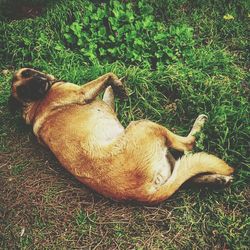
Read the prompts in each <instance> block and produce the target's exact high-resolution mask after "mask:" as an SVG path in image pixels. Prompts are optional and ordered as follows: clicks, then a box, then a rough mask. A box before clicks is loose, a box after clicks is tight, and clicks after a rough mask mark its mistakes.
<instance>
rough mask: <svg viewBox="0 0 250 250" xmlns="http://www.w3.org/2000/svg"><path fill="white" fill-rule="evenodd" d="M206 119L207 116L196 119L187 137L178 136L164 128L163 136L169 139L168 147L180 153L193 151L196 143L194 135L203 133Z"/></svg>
mask: <svg viewBox="0 0 250 250" xmlns="http://www.w3.org/2000/svg"><path fill="white" fill-rule="evenodd" d="M206 119H207V116H206V115H199V116H198V117H197V118H196V120H195V122H194V124H193V127H192V129H191V131H190V133H189V134H188V136H186V137H183V136H179V135H176V134H174V133H172V132H171V131H170V130H168V129H167V128H165V127H162V128H163V129H162V132H163V135H164V136H165V137H166V138H167V141H168V146H169V147H172V148H174V149H177V150H180V151H191V150H192V149H193V146H194V143H195V136H194V135H195V134H196V133H198V132H200V131H201V129H202V127H203V126H204V123H205V121H206Z"/></svg>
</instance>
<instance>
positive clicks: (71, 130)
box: [10, 68, 233, 204]
mask: <svg viewBox="0 0 250 250" xmlns="http://www.w3.org/2000/svg"><path fill="white" fill-rule="evenodd" d="M11 91H12V92H11V96H10V107H11V108H12V109H17V108H18V107H20V108H21V110H22V116H23V118H24V120H25V122H26V123H27V124H30V125H32V127H33V132H34V134H35V135H36V137H37V138H38V141H39V142H40V143H42V144H44V145H46V146H47V147H48V148H49V149H50V150H51V151H52V152H53V153H54V154H55V156H56V157H57V159H58V160H59V162H60V163H61V165H62V166H63V167H64V168H66V169H67V170H68V171H69V172H70V173H72V174H73V175H74V176H75V177H76V178H77V179H78V180H79V181H81V182H83V183H84V184H85V185H87V186H88V187H90V188H92V189H94V190H95V191H97V192H98V193H100V194H102V195H105V196H107V197H110V198H113V199H116V200H136V201H140V202H145V203H148V204H154V203H158V202H161V201H163V200H165V199H167V198H169V197H170V196H171V195H172V194H173V193H175V192H176V190H177V189H178V188H179V187H180V186H181V185H182V184H183V183H184V182H185V181H187V180H188V179H190V178H192V177H194V176H197V175H198V174H204V175H199V177H195V178H193V179H192V180H193V181H195V182H204V183H213V182H218V181H219V182H223V183H228V182H229V181H230V180H231V176H230V175H231V174H232V173H233V168H231V167H229V166H228V165H227V164H226V163H225V162H224V161H223V160H221V159H219V158H217V157H216V156H213V155H210V154H207V153H196V154H193V155H191V154H190V155H187V156H183V157H182V158H180V159H178V160H177V161H176V160H175V159H174V158H173V156H172V155H171V154H170V152H169V148H174V149H176V150H179V151H190V150H192V148H193V146H194V143H195V137H194V134H195V133H197V132H199V131H200V129H201V127H202V126H203V124H204V122H205V120H206V116H205V115H200V116H198V118H197V119H196V121H195V123H194V125H193V127H192V129H191V132H190V133H189V134H188V136H186V137H182V136H179V135H176V134H174V133H172V132H171V131H169V130H168V129H167V128H165V127H163V126H161V125H159V124H157V123H154V122H151V121H148V120H140V121H134V122H131V123H130V124H129V125H128V127H127V128H124V127H123V126H122V125H121V123H120V122H119V120H118V119H117V116H116V113H115V111H114V92H115V93H117V94H118V95H122V94H124V93H125V92H124V87H123V84H122V82H121V81H120V80H119V79H118V77H117V76H116V75H114V74H113V73H108V74H105V75H103V76H101V77H99V78H98V79H96V80H94V81H91V82H89V83H87V84H85V85H83V86H78V85H75V84H72V83H69V82H63V81H58V80H56V79H55V78H54V77H53V76H52V75H48V74H44V73H42V72H39V71H36V70H34V69H30V68H22V69H20V70H18V71H17V72H16V73H15V74H14V77H13V82H12V89H11ZM102 91H105V92H104V96H103V100H100V99H98V98H97V96H98V95H99V94H100V93H101V92H102Z"/></svg>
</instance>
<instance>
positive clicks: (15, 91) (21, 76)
mask: <svg viewBox="0 0 250 250" xmlns="http://www.w3.org/2000/svg"><path fill="white" fill-rule="evenodd" d="M54 81H55V77H54V76H52V75H48V74H44V73H42V72H39V71H37V70H34V69H31V68H22V69H20V70H18V71H17V72H16V73H15V74H14V76H13V80H12V86H11V95H10V98H9V108H10V111H12V112H15V111H16V110H18V109H20V108H22V107H24V106H26V105H27V104H28V103H32V102H36V101H38V100H41V99H43V98H44V97H45V96H46V94H47V93H48V91H49V90H50V87H51V85H52V83H53V82H54Z"/></svg>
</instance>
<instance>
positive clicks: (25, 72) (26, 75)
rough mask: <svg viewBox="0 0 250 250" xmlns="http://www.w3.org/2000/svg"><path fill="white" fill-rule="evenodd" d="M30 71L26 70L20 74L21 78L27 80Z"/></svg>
mask: <svg viewBox="0 0 250 250" xmlns="http://www.w3.org/2000/svg"><path fill="white" fill-rule="evenodd" d="M31 74H32V71H31V70H30V69H26V70H24V71H23V72H22V77H24V78H29V77H31Z"/></svg>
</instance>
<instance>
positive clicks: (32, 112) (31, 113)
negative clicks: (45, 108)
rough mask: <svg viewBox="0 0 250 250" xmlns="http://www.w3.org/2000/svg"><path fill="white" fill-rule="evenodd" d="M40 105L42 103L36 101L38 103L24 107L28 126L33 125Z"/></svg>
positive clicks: (31, 103) (24, 115) (24, 116)
mask: <svg viewBox="0 0 250 250" xmlns="http://www.w3.org/2000/svg"><path fill="white" fill-rule="evenodd" d="M39 105H40V101H36V102H30V103H27V104H26V105H25V106H24V107H23V114H22V116H23V119H24V121H25V123H26V124H28V125H33V122H34V119H35V116H36V111H37V109H38V107H39Z"/></svg>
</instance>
